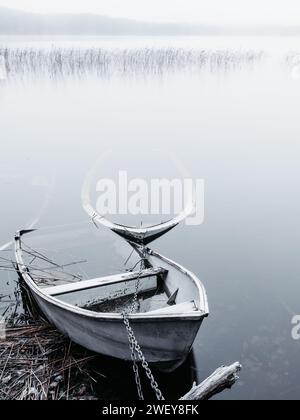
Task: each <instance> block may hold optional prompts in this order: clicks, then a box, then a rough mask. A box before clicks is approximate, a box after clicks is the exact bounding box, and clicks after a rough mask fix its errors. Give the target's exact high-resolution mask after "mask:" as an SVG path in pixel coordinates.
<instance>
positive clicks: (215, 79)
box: [0, 37, 300, 399]
mask: <svg viewBox="0 0 300 420" xmlns="http://www.w3.org/2000/svg"><path fill="white" fill-rule="evenodd" d="M299 41H300V39H298V38H292V37H285V38H276V39H275V38H267V37H265V38H262V39H261V38H252V39H251V38H246V37H245V38H234V37H225V38H222V39H219V38H214V37H211V38H183V39H177V38H164V39H161V38H156V39H150V38H139V39H136V38H122V39H120V38H87V39H85V40H84V41H83V40H81V39H78V38H77V39H76V38H72V39H67V38H65V39H59V38H58V39H54V40H53V39H52V40H49V39H42V40H41V39H38V38H36V39H29V38H26V39H20V38H4V37H0V57H2V75H4V76H3V77H2V80H1V81H0V122H1V125H0V127H1V134H0V138H1V153H0V188H1V221H2V224H1V228H0V248H1V247H2V245H5V244H7V243H8V242H9V241H10V240H11V238H12V237H13V234H14V232H15V231H16V230H17V229H18V228H22V227H24V226H28V225H30V224H32V223H34V224H35V226H36V227H41V228H42V229H41V231H40V233H39V237H38V239H37V241H36V242H35V245H36V246H37V247H38V246H40V247H41V248H42V249H47V250H49V252H51V253H54V252H56V254H57V258H58V259H60V260H62V259H63V258H62V255H63V256H64V258H65V260H70V259H71V260H76V259H82V258H83V259H85V258H86V259H88V263H87V265H86V266H84V268H83V269H82V270H84V274H86V275H88V276H89V275H96V274H104V273H105V274H107V273H111V272H114V271H118V270H120V269H121V267H122V263H123V262H124V260H126V252H127V251H128V250H126V249H124V247H126V245H124V244H123V243H122V241H121V240H119V239H116V238H114V237H113V235H110V234H108V233H102V232H98V231H97V230H96V229H95V228H94V227H93V226H92V225H91V224H90V223H89V221H88V218H87V216H86V214H85V213H84V211H83V209H82V205H81V186H82V183H83V181H84V178H85V176H86V173H87V172H88V171H89V169H90V168H91V166H92V165H93V164H94V163H95V161H96V160H97V158H98V157H99V156H101V155H102V154H103V153H105V152H106V151H107V150H112V151H113V156H112V157H111V158H109V159H106V160H105V161H104V162H103V165H102V166H101V168H99V175H101V176H104V177H111V176H113V174H116V173H117V171H118V170H127V171H128V173H129V174H130V176H131V177H133V178H134V177H144V178H147V179H148V178H151V177H166V178H174V177H180V176H181V173H179V172H178V169H177V168H175V167H174V166H173V164H172V162H171V159H170V157H169V156H170V152H172V154H173V155H174V156H176V158H177V159H178V160H180V162H181V163H182V165H183V166H184V167H185V168H186V169H187V170H188V172H189V173H190V174H191V176H192V177H194V178H202V179H204V180H205V185H206V192H205V222H204V224H202V225H201V226H196V227H190V226H185V225H184V224H183V225H182V226H180V227H179V228H177V229H176V230H174V231H172V232H170V233H169V234H168V235H166V236H165V237H163V238H162V239H160V240H158V241H157V242H155V243H154V244H153V245H152V247H153V248H154V249H156V250H158V251H160V252H161V253H162V254H164V255H166V256H168V257H170V258H172V259H173V260H175V261H177V262H179V263H181V264H182V265H184V266H186V267H188V268H189V269H191V270H192V271H194V272H195V273H196V274H197V275H198V276H199V277H200V278H201V279H202V281H203V283H204V285H205V287H206V289H207V293H208V299H209V304H210V310H211V314H210V317H209V318H208V319H207V320H206V321H205V322H204V324H203V327H202V329H201V330H200V333H199V336H198V338H197V340H196V342H195V346H194V358H195V361H194V362H193V363H190V364H189V365H188V366H186V368H185V369H186V371H185V372H184V373H180V375H181V374H182V375H183V374H185V375H186V376H187V377H188V376H191V373H193V374H197V377H198V381H200V380H202V379H204V378H206V377H207V376H208V375H209V374H211V373H212V371H214V370H215V369H216V368H217V367H219V366H220V365H222V364H228V363H232V362H235V361H237V360H239V361H240V362H241V363H242V364H243V371H242V374H241V380H240V382H239V383H238V385H237V386H235V387H234V388H233V389H232V390H231V391H228V392H225V393H223V394H222V395H220V396H218V397H217V398H218V399H231V398H233V399H245V398H246V399H260V398H268V399H278V398H284V399H285V398H286V399H287V398H299V395H300V381H299V377H300V363H299V360H300V342H297V341H293V339H292V338H291V329H292V325H291V319H292V317H293V315H294V314H300V298H299V296H300V286H299V274H300V263H299V261H300V259H299V256H298V252H299V234H300V232H299V214H300V205H299V204H300V202H299V182H298V181H297V179H298V180H299V176H300V166H299V152H300V147H299V139H300V123H299V109H300V106H299V105H300V104H299V98H300V70H299V69H300V58H299V57H300V55H299V54H300V42H299ZM3 63H4V66H5V67H4V68H3ZM0 64H1V63H0ZM0 75H1V69H0ZM158 150H159V151H160V152H158ZM136 219H137V220H136V223H139V222H140V219H141V217H138V218H136ZM123 221H124V223H126V217H125V216H124V217H123ZM127 221H128V219H127ZM60 225H62V226H61V227H60V228H59V227H56V228H54V229H52V228H51V227H53V226H60ZM48 227H50V228H49V229H48ZM45 228H46V229H45ZM9 249H10V247H8V251H5V252H0V256H1V257H2V258H5V257H7V256H9V255H10V253H9ZM3 264H4V263H3ZM0 265H1V264H0ZM78 270H79V268H78ZM0 279H1V283H0V294H9V293H12V291H13V289H14V287H15V281H16V276H15V274H14V273H12V272H8V273H7V272H4V271H0ZM6 306H7V304H5V303H2V304H1V303H0V311H1V312H0V314H1V313H3V312H4V310H5V308H6ZM125 373H126V369H125V368H124V377H126V378H127V377H128V373H126V374H125ZM110 374H111V379H110V381H111V384H112V388H113V384H114V381H113V378H114V377H117V375H118V374H119V367H118V368H116V369H115V370H114V367H113V366H112V367H110ZM168 380H169V385H170V384H171V382H172V381H173V382H174V378H173V377H171V378H169V379H168V378H163V379H162V381H164V383H165V385H164V386H167V385H168ZM188 385H189V384H188V382H186V387H187V388H189V386H188ZM119 392H120V393H119V394H118V397H121V398H122V397H123V398H124V397H125V395H124V394H122V391H121V390H119ZM133 395H134V392H133Z"/></svg>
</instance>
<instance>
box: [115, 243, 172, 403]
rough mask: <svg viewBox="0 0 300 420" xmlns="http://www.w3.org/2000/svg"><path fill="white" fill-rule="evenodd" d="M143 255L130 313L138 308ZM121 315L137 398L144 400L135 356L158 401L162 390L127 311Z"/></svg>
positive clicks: (144, 253)
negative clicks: (131, 324)
mask: <svg viewBox="0 0 300 420" xmlns="http://www.w3.org/2000/svg"><path fill="white" fill-rule="evenodd" d="M145 256H146V252H145V251H143V259H142V265H141V271H140V274H139V277H138V281H137V283H136V290H135V294H134V298H133V303H132V306H131V308H130V310H129V312H130V313H135V312H136V311H137V310H138V307H137V306H138V293H139V287H140V281H141V275H142V270H143V269H144V267H145V265H144V261H145ZM122 315H123V321H124V325H125V327H126V331H127V335H128V341H129V347H130V350H131V359H132V363H133V372H134V376H135V382H136V386H137V391H138V395H139V399H140V400H144V395H143V390H142V384H141V378H140V374H139V367H138V364H137V357H138V358H139V360H140V362H141V363H142V367H143V368H144V370H145V372H146V375H147V378H148V379H149V381H150V384H151V388H152V389H153V391H154V392H155V394H156V398H157V400H158V401H163V400H164V397H163V395H162V392H161V390H160V389H159V386H158V383H157V382H156V380H155V379H154V376H153V374H152V372H151V369H150V367H149V364H148V362H147V361H146V359H145V356H144V354H143V352H142V349H141V347H140V345H139V344H138V341H137V339H136V337H135V335H134V331H133V329H132V328H131V326H130V323H129V319H128V313H127V312H126V311H125V312H123V314H122Z"/></svg>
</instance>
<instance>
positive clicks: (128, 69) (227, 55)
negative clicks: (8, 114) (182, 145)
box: [0, 47, 263, 79]
mask: <svg viewBox="0 0 300 420" xmlns="http://www.w3.org/2000/svg"><path fill="white" fill-rule="evenodd" d="M262 56H263V53H261V52H257V51H250V50H249V51H243V50H238V51H233V50H216V51H211V50H188V49H183V48H167V49H165V48H164V49H154V48H142V49H103V48H87V49H81V48H78V49H71V48H52V49H49V50H47V49H41V48H36V49H35V48H24V49H21V48H4V47H2V48H1V47H0V58H1V61H2V63H3V64H2V66H5V69H4V71H5V73H6V74H7V78H8V79H14V78H19V77H25V76H30V75H31V76H33V77H37V76H44V77H47V78H57V79H59V78H68V77H77V78H83V77H87V76H89V75H91V74H92V75H95V76H97V77H102V78H107V77H112V76H116V75H117V76H139V75H141V76H143V77H144V76H147V75H163V74H165V73H169V72H178V71H191V70H192V71H199V70H202V69H206V70H209V71H211V72H215V71H219V70H222V71H232V70H236V69H238V68H240V67H241V66H245V65H247V66H249V65H253V64H254V63H256V62H258V61H259V60H261V58H262ZM2 71H3V69H2Z"/></svg>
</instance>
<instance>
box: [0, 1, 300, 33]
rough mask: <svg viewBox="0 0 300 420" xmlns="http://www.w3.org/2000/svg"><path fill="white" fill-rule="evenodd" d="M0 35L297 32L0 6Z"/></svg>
mask: <svg viewBox="0 0 300 420" xmlns="http://www.w3.org/2000/svg"><path fill="white" fill-rule="evenodd" d="M0 34H2V35H51V34H58V35H59V34H64V35H73V34H74V35H75V34H76V35H77V34H80V35H84V34H87V35H235V34H236V35H243V34H245V35H299V34H300V24H299V25H298V26H286V25H274V24H267V25H261V24H248V25H242V24H240V25H238V24H223V25H217V24H215V25H207V24H191V23H171V22H167V21H166V22H160V23H158V22H152V21H141V20H136V19H129V18H126V19H125V18H116V17H112V16H108V15H100V14H98V13H37V12H34V13H32V12H28V11H24V10H20V9H14V8H11V7H10V8H8V7H1V5H0Z"/></svg>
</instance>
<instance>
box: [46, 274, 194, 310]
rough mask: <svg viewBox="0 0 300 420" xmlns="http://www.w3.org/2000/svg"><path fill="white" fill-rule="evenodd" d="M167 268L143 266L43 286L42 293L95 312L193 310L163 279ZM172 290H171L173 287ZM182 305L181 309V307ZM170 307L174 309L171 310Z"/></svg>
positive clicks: (191, 305) (192, 305) (176, 290)
mask: <svg viewBox="0 0 300 420" xmlns="http://www.w3.org/2000/svg"><path fill="white" fill-rule="evenodd" d="M167 277H168V271H167V270H165V269H163V268H147V269H144V270H141V271H139V272H126V273H123V274H118V275H114V276H109V277H104V278H98V279H92V280H83V281H79V282H76V283H71V284H70V283H68V284H63V285H58V286H51V287H46V288H43V292H45V293H47V294H48V295H50V296H52V297H55V298H56V299H58V300H60V301H62V302H64V303H68V304H71V305H73V306H77V307H80V308H82V309H87V310H89V311H93V312H97V313H122V312H124V311H126V312H128V313H130V312H132V308H133V304H134V302H135V300H134V297H135V294H136V293H137V300H136V303H135V305H134V311H133V312H134V313H155V312H157V311H162V310H163V311H168V312H170V311H172V309H171V308H176V307H177V309H178V310H179V309H182V310H183V309H184V310H188V311H190V312H192V311H196V310H197V306H196V304H195V301H194V300H189V301H184V302H182V301H181V302H178V301H177V295H178V292H179V289H178V288H177V287H176V286H175V285H174V288H171V289H170V286H167V282H166V281H165V280H166V278H167ZM173 289H174V290H173ZM181 307H182V308H181ZM173 310H174V309H173Z"/></svg>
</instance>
